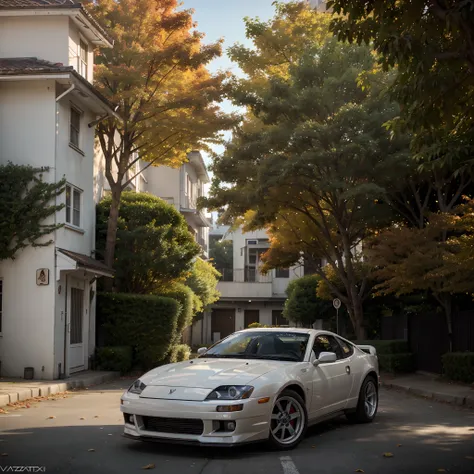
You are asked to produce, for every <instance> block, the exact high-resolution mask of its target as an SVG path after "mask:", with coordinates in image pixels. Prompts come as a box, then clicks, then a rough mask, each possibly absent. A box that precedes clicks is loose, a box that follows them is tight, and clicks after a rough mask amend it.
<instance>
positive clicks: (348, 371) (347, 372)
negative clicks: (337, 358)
mask: <svg viewBox="0 0 474 474" xmlns="http://www.w3.org/2000/svg"><path fill="white" fill-rule="evenodd" d="M350 373H351V368H350V366H348V365H346V374H347V375H349V374H350Z"/></svg>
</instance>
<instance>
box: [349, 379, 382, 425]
mask: <svg viewBox="0 0 474 474" xmlns="http://www.w3.org/2000/svg"><path fill="white" fill-rule="evenodd" d="M378 407H379V391H378V387H377V382H376V380H375V379H374V377H371V376H368V377H366V378H365V380H364V382H363V383H362V386H361V388H360V392H359V400H358V402H357V408H356V409H355V411H351V412H347V413H346V417H347V419H348V420H349V421H350V422H352V423H371V422H372V421H373V420H374V418H375V415H376V414H377V410H378Z"/></svg>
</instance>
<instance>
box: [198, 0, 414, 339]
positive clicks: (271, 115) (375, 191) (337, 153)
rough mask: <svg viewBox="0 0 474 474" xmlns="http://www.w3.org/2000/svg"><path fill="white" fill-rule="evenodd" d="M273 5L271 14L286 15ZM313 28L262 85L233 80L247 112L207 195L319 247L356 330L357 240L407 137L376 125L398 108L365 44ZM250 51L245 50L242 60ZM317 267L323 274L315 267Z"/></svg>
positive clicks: (373, 222) (359, 318)
mask: <svg viewBox="0 0 474 474" xmlns="http://www.w3.org/2000/svg"><path fill="white" fill-rule="evenodd" d="M300 8H302V9H304V8H306V7H304V6H303V5H300ZM303 11H305V10H303ZM305 14H306V12H305ZM311 14H312V15H314V18H324V20H321V24H322V25H323V24H324V21H326V18H327V15H324V14H322V15H321V14H317V13H314V12H313V13H311ZM278 15H280V16H281V14H280V13H277V18H276V19H275V20H274V23H278V22H280V21H286V20H285V18H280V16H278ZM274 23H272V22H270V23H269V24H268V25H267V26H266V29H267V30H271V29H273V28H274ZM305 33H306V31H305ZM262 34H263V33H262ZM302 34H303V33H302ZM308 34H310V33H309V32H308ZM318 34H320V33H319V32H318ZM319 37H320V36H319ZM319 37H318V38H319ZM318 38H317V37H313V41H312V43H311V46H308V45H306V44H305V45H304V46H303V48H302V50H301V51H300V54H299V57H298V58H295V60H294V61H292V62H290V65H289V67H288V77H284V75H281V74H278V75H272V74H271V73H270V72H269V74H268V78H267V86H266V87H262V86H261V85H260V86H259V90H257V89H254V90H251V91H250V93H249V94H248V95H247V96H244V97H242V94H243V91H242V89H241V88H239V89H238V91H237V93H236V95H234V96H233V98H234V101H236V102H240V103H241V105H245V106H247V107H248V110H249V112H250V113H251V118H250V120H247V121H246V122H245V123H244V124H243V125H242V126H241V127H239V128H237V129H236V130H235V131H234V137H233V140H232V141H231V142H230V143H228V144H227V146H226V150H225V152H224V154H223V155H222V156H221V157H219V158H218V159H217V160H216V162H215V164H214V167H213V171H214V173H215V176H216V178H215V180H214V183H213V187H212V190H211V198H210V199H208V200H206V201H204V203H205V206H206V207H209V208H214V209H218V208H222V207H224V206H227V207H226V210H225V213H224V215H223V216H224V219H228V220H229V221H232V220H235V219H237V218H238V217H239V216H242V215H244V214H245V213H246V212H247V211H248V210H253V211H254V212H253V213H252V214H251V217H250V219H249V220H248V222H247V227H248V228H259V227H260V228H261V227H266V226H271V233H272V235H273V239H274V240H278V232H279V231H280V230H281V229H283V230H284V231H285V232H290V233H292V234H293V235H294V237H295V238H294V241H298V240H299V241H300V247H299V248H298V247H297V248H298V250H303V251H307V252H309V250H310V249H311V251H312V253H313V254H315V255H321V256H323V257H324V258H325V259H326V260H327V261H328V263H329V264H330V265H331V266H332V267H333V268H334V270H335V271H336V272H337V273H338V275H339V277H340V279H341V280H342V281H343V283H344V288H345V292H344V294H342V293H340V291H339V290H338V288H334V290H335V292H336V293H337V294H338V296H340V298H341V299H342V301H343V302H344V303H345V304H346V305H347V308H348V311H349V313H350V316H351V320H352V323H353V325H354V328H355V331H356V333H357V336H358V337H359V338H360V339H363V338H364V337H365V335H364V321H363V311H362V300H363V296H364V293H365V287H366V283H365V279H362V280H360V279H359V278H358V274H357V272H356V271H355V268H354V264H355V262H356V261H357V259H358V256H357V254H356V252H355V249H356V246H357V244H358V243H359V242H360V241H361V240H362V239H364V238H365V237H366V236H367V235H370V231H371V229H372V228H373V227H376V226H379V225H381V223H382V222H383V220H384V219H386V217H387V208H386V206H384V205H380V204H378V203H377V199H378V198H380V197H382V196H384V195H385V192H386V190H385V188H384V184H385V183H386V181H387V178H389V179H390V180H391V179H392V175H391V171H390V170H391V169H393V166H395V165H397V166H398V165H399V163H400V162H406V161H407V159H408V149H407V141H406V139H405V138H404V137H399V138H396V139H391V137H390V135H389V133H388V132H387V130H386V129H385V128H384V127H383V124H384V123H385V122H386V121H387V120H390V119H391V118H393V117H395V116H396V115H397V113H398V109H397V106H396V105H394V104H392V103H390V101H389V100H388V98H386V97H385V96H384V95H383V94H382V92H383V90H384V88H385V86H386V84H387V82H388V81H389V78H388V77H387V76H386V75H384V74H382V73H379V74H371V72H372V71H373V69H374V67H375V65H376V59H375V57H374V55H373V54H372V52H371V50H370V49H369V48H367V47H364V46H354V45H344V44H341V43H338V42H337V41H336V40H335V39H334V38H331V35H330V34H329V32H327V37H326V39H324V40H323V41H320V40H319V39H318ZM286 40H287V42H288V43H291V42H292V41H293V38H292V37H287V38H286ZM247 57H248V55H247V54H244V51H243V50H242V51H241V56H240V59H239V61H238V63H239V65H241V64H243V65H246V64H247ZM248 74H249V75H250V73H248ZM362 74H365V77H361V75H362ZM251 77H252V76H250V79H251ZM257 79H258V81H261V74H258V75H257ZM361 80H363V81H364V87H361ZM255 123H258V126H255V125H254V124H255ZM224 183H225V184H226V185H225V186H224V185H223V184H224ZM283 230H282V231H283ZM306 237H309V239H307V238H306ZM297 248H294V249H292V250H291V251H287V252H286V253H285V259H286V263H289V262H290V261H291V259H292V258H295V259H296V260H297V259H298V258H300V255H298V253H297V252H295V250H296V249H297ZM270 252H271V251H270ZM289 253H291V254H292V256H291V257H290V256H289ZM271 266H280V265H277V262H272V263H271ZM319 274H320V276H321V277H322V278H325V274H324V272H323V271H322V270H321V269H320V270H319Z"/></svg>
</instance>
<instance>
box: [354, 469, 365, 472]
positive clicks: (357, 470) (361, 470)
mask: <svg viewBox="0 0 474 474" xmlns="http://www.w3.org/2000/svg"><path fill="white" fill-rule="evenodd" d="M355 472H365V471H364V470H363V469H356V470H355Z"/></svg>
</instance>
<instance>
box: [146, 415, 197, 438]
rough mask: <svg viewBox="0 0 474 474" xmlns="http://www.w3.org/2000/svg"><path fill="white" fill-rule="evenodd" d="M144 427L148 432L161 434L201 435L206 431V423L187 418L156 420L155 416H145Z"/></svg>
mask: <svg viewBox="0 0 474 474" xmlns="http://www.w3.org/2000/svg"><path fill="white" fill-rule="evenodd" d="M143 426H144V428H145V430H146V431H157V432H160V433H175V434H188V435H201V434H202V432H203V431H204V423H203V421H202V420H193V419H185V418H156V417H153V416H144V417H143Z"/></svg>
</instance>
